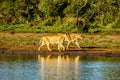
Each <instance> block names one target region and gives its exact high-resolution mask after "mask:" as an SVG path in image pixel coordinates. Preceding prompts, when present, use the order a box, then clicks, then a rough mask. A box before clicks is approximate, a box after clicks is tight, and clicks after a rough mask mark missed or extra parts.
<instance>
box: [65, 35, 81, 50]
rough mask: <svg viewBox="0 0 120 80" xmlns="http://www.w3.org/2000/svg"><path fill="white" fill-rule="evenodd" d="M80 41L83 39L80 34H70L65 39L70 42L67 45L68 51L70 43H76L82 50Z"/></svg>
mask: <svg viewBox="0 0 120 80" xmlns="http://www.w3.org/2000/svg"><path fill="white" fill-rule="evenodd" d="M79 39H82V36H81V34H79V33H69V34H68V37H67V38H65V41H67V42H68V43H67V49H68V48H69V45H70V43H75V44H76V45H77V47H78V48H80V46H79V42H78V40H79Z"/></svg>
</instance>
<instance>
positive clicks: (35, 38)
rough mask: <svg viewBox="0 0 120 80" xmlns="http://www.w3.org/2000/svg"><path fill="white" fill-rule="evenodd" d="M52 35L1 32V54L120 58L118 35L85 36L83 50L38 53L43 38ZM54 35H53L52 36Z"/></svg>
mask: <svg viewBox="0 0 120 80" xmlns="http://www.w3.org/2000/svg"><path fill="white" fill-rule="evenodd" d="M44 35H51V33H14V34H11V33H4V32H0V53H1V54H5V53H6V54H45V55H46V54H50V55H59V54H60V55H80V56H120V36H119V35H118V34H117V35H115V34H113V35H111V34H83V39H82V40H81V41H80V46H81V49H80V50H79V49H77V48H75V46H74V45H71V46H70V49H69V50H66V51H63V52H58V51H57V50H56V46H53V47H52V50H53V52H49V51H48V50H47V49H46V47H45V46H44V47H43V48H42V51H40V52H39V51H38V50H37V48H38V45H37V44H38V42H39V40H40V38H41V36H44ZM52 35H53V34H52Z"/></svg>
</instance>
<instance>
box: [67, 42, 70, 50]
mask: <svg viewBox="0 0 120 80" xmlns="http://www.w3.org/2000/svg"><path fill="white" fill-rule="evenodd" d="M69 45H70V41H69V42H68V43H67V47H66V48H67V49H68V48H69Z"/></svg>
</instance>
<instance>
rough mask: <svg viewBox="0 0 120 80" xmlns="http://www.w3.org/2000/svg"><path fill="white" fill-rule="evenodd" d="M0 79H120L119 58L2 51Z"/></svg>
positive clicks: (0, 56) (0, 55)
mask: <svg viewBox="0 0 120 80" xmlns="http://www.w3.org/2000/svg"><path fill="white" fill-rule="evenodd" d="M0 80H120V58H119V57H98V56H97V57H95V56H94V57H92V56H91V57H90V56H89V57H86V56H69V55H65V56H61V55H56V56H51V55H38V54H0Z"/></svg>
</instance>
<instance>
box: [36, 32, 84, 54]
mask: <svg viewBox="0 0 120 80" xmlns="http://www.w3.org/2000/svg"><path fill="white" fill-rule="evenodd" d="M79 39H82V36H81V34H78V33H70V34H69V33H65V34H64V33H58V34H57V35H54V36H52V35H51V36H43V37H42V38H41V39H40V42H39V44H40V46H39V48H38V50H39V51H40V48H41V47H42V46H44V45H46V46H47V49H48V50H49V51H52V50H51V49H50V44H52V45H54V44H57V45H58V51H59V52H61V49H62V50H63V51H65V47H64V45H63V42H64V41H67V49H68V48H69V45H70V43H75V44H76V45H77V47H78V48H80V46H79V42H78V40H79Z"/></svg>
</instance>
